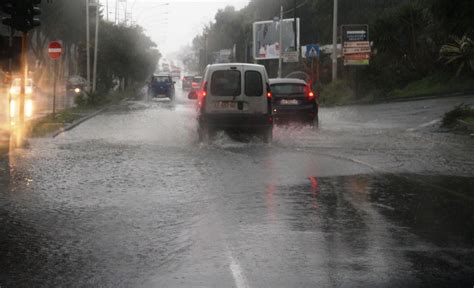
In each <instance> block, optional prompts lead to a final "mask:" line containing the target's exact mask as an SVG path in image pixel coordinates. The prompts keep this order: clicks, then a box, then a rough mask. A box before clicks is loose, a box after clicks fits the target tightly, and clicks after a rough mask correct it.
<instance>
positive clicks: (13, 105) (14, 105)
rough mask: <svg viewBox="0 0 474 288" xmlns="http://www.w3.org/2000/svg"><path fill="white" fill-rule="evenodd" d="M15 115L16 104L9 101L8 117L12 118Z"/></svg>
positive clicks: (13, 101)
mask: <svg viewBox="0 0 474 288" xmlns="http://www.w3.org/2000/svg"><path fill="white" fill-rule="evenodd" d="M15 115H16V103H15V100H10V117H11V118H13V117H15Z"/></svg>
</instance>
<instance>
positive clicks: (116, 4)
mask: <svg viewBox="0 0 474 288" xmlns="http://www.w3.org/2000/svg"><path fill="white" fill-rule="evenodd" d="M118 2H119V0H115V24H118V21H119V15H118V11H119V9H118Z"/></svg>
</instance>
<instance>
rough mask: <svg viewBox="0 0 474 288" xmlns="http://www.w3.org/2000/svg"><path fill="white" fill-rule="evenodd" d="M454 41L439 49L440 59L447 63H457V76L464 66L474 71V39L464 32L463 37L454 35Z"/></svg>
mask: <svg viewBox="0 0 474 288" xmlns="http://www.w3.org/2000/svg"><path fill="white" fill-rule="evenodd" d="M452 38H453V41H454V42H453V43H449V44H445V45H443V46H442V47H441V49H440V50H439V55H440V60H441V61H443V62H444V63H445V64H447V65H450V64H451V65H456V66H457V69H456V76H459V75H460V74H461V72H462V71H463V69H464V68H470V70H471V71H474V41H472V40H471V38H469V37H468V36H467V34H464V36H462V37H461V38H459V37H457V36H453V37H452Z"/></svg>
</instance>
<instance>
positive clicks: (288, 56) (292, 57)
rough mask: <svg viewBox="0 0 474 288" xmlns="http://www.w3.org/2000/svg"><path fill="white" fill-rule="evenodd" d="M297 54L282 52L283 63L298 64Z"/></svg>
mask: <svg viewBox="0 0 474 288" xmlns="http://www.w3.org/2000/svg"><path fill="white" fill-rule="evenodd" d="M298 60H299V59H298V52H297V51H291V52H284V53H283V62H285V63H296V62H298Z"/></svg>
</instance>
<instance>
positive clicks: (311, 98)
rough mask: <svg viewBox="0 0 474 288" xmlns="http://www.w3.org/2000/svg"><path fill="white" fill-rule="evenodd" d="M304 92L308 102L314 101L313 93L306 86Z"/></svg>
mask: <svg viewBox="0 0 474 288" xmlns="http://www.w3.org/2000/svg"><path fill="white" fill-rule="evenodd" d="M305 91H306V97H307V98H308V100H309V101H312V100H314V97H315V95H314V92H313V91H311V89H310V88H309V87H308V86H306V88H305Z"/></svg>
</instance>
